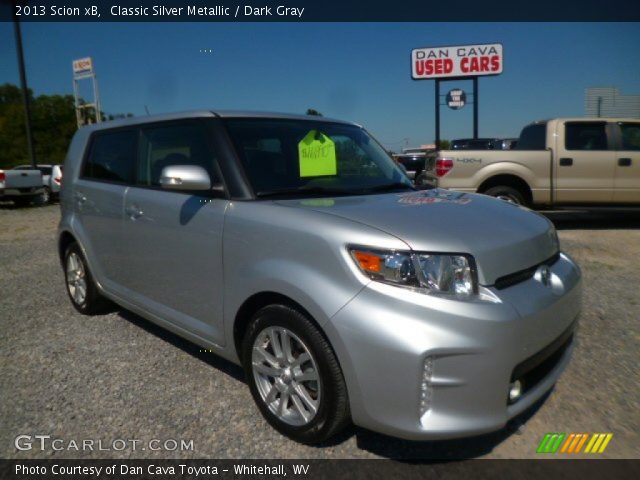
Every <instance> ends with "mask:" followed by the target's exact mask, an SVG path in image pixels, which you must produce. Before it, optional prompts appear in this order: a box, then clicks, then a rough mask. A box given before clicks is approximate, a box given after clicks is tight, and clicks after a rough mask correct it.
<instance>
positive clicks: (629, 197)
mask: <svg viewBox="0 0 640 480" xmlns="http://www.w3.org/2000/svg"><path fill="white" fill-rule="evenodd" d="M430 173H432V174H433V176H434V177H435V178H436V179H437V185H438V186H439V187H443V188H449V189H452V190H460V191H465V192H478V193H485V194H488V195H492V196H495V197H499V198H502V199H504V200H508V201H511V202H514V203H519V204H524V205H530V206H565V205H567V206H568V205H582V206H588V205H608V206H612V205H640V120H637V119H635V120H634V119H614V118H558V119H552V120H544V121H538V122H533V123H531V124H529V125H527V126H526V127H524V128H523V130H522V132H521V134H520V137H519V139H518V142H517V144H516V147H515V149H513V150H503V151H501V150H463V151H457V150H441V151H439V152H438V154H437V157H436V161H435V164H434V167H433V169H432V170H431V172H430Z"/></svg>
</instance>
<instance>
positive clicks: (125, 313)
mask: <svg viewBox="0 0 640 480" xmlns="http://www.w3.org/2000/svg"><path fill="white" fill-rule="evenodd" d="M115 311H117V312H118V314H119V315H120V317H122V318H124V319H125V320H127V321H128V322H131V323H133V324H134V325H136V326H137V327H140V328H142V329H143V330H145V331H147V332H149V333H151V334H153V335H155V336H156V337H158V338H160V339H162V340H164V341H165V342H167V343H170V344H171V345H173V346H174V347H177V348H179V349H180V350H182V351H183V352H186V353H188V354H189V355H191V356H192V357H195V358H197V359H198V360H202V361H203V362H205V363H208V364H209V365H211V366H212V367H214V368H216V369H218V370H220V371H221V372H223V373H226V374H227V375H229V376H230V377H232V378H234V379H236V380H239V381H241V382H245V378H244V371H243V370H242V368H240V367H239V366H237V365H235V364H233V363H231V362H229V361H228V360H225V359H224V358H222V357H219V356H218V355H216V354H213V353H208V352H201V351H200V350H202V347H200V346H198V345H196V344H195V343H191V342H190V341H189V340H185V339H184V338H182V337H179V336H178V335H176V334H174V333H172V332H170V331H169V330H165V329H164V328H162V327H159V326H158V325H156V324H154V323H151V322H150V321H148V320H146V319H144V318H142V317H141V316H139V315H136V314H135V313H133V312H130V311H129V310H125V309H122V308H118V309H117V310H115ZM245 383H246V382H245Z"/></svg>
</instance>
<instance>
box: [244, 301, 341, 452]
mask: <svg viewBox="0 0 640 480" xmlns="http://www.w3.org/2000/svg"><path fill="white" fill-rule="evenodd" d="M242 363H243V365H244V369H245V373H246V375H247V382H248V383H249V388H250V390H251V394H252V395H253V399H254V400H255V402H256V404H257V406H258V408H259V409H260V412H261V413H262V415H263V416H264V417H265V419H266V420H267V421H268V422H269V423H270V424H271V426H273V427H274V428H275V429H276V430H278V431H279V432H280V433H282V434H283V435H286V436H288V437H290V438H292V439H294V440H296V441H298V442H302V443H307V444H315V443H319V442H322V441H324V440H326V439H328V438H329V437H331V436H333V435H334V434H336V433H337V432H338V431H340V430H341V429H342V428H343V427H344V426H345V425H346V424H347V423H348V422H349V418H350V414H349V401H348V397H347V388H346V386H345V383H344V378H343V377H342V371H341V369H340V366H339V365H338V360H337V359H336V356H335V354H334V353H333V350H332V349H331V346H330V345H329V343H328V342H327V340H326V339H325V338H324V336H323V335H322V334H321V333H320V331H319V330H318V329H317V328H316V326H315V325H314V324H313V323H312V322H311V321H310V320H309V319H308V318H307V317H306V315H303V314H302V313H301V312H299V311H297V310H295V309H293V308H291V307H288V306H285V305H270V306H267V307H264V308H262V309H261V310H259V311H258V312H257V313H256V314H255V315H254V317H253V319H252V321H251V324H250V325H249V328H248V329H247V332H246V334H245V337H244V341H243V347H242Z"/></svg>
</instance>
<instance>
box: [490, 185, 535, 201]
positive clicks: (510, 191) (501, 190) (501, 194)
mask: <svg viewBox="0 0 640 480" xmlns="http://www.w3.org/2000/svg"><path fill="white" fill-rule="evenodd" d="M483 193H484V194H485V195H489V196H490V197H496V198H499V199H500V200H504V201H506V202H511V203H515V204H516V205H527V201H526V200H525V198H524V195H523V194H522V193H521V192H520V191H519V190H516V189H515V188H513V187H507V186H506V185H500V186H497V187H491V188H489V189H488V190H486V191H484V192H483Z"/></svg>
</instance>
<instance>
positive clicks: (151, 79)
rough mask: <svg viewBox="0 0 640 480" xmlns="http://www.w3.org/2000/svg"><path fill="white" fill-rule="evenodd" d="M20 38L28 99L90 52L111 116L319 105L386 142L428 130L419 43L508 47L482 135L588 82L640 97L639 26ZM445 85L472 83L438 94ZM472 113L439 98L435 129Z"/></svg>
mask: <svg viewBox="0 0 640 480" xmlns="http://www.w3.org/2000/svg"><path fill="white" fill-rule="evenodd" d="M13 35H14V33H13V28H12V25H11V24H9V23H0V45H2V46H3V47H2V48H0V84H2V83H6V82H9V83H14V84H18V83H19V76H18V68H17V60H16V53H15V43H14V36H13ZM22 35H23V43H24V51H25V59H26V68H27V78H28V82H29V86H30V88H32V89H33V90H34V92H35V94H36V95H40V94H71V93H72V72H71V61H72V60H73V59H76V58H81V57H85V56H91V57H93V61H94V66H95V69H96V72H97V75H98V82H99V89H100V99H101V103H102V107H103V110H104V111H105V112H107V113H129V112H130V113H133V114H134V115H145V114H146V109H148V110H149V111H150V112H151V113H152V114H155V113H164V112H175V111H184V110H192V109H213V110H215V109H233V110H266V111H276V112H287V113H304V112H305V111H306V110H307V108H314V109H316V110H318V111H320V112H321V113H322V114H324V115H325V116H328V117H334V118H340V119H344V120H351V121H354V122H357V123H359V124H362V125H364V126H365V127H366V128H367V129H368V130H369V131H370V132H371V133H372V134H373V135H374V136H375V137H376V138H377V139H378V140H380V141H381V142H382V143H383V144H384V145H385V146H386V147H388V148H389V149H392V150H395V151H399V150H400V149H401V148H402V147H404V146H407V145H408V146H418V145H420V144H424V143H431V142H432V141H433V139H434V137H435V133H434V124H435V121H434V82H433V81H432V80H424V81H414V80H412V79H411V69H410V52H411V50H412V49H413V48H417V47H427V46H439V45H464V44H480V43H496V42H499V43H502V44H503V48H504V71H503V73H502V75H499V76H494V77H481V78H480V80H479V134H480V136H481V137H484V136H486V137H514V136H517V135H518V134H519V132H520V129H521V128H522V127H523V126H524V125H525V124H527V123H529V122H531V121H533V120H537V119H542V118H551V117H559V116H581V115H583V114H584V90H585V88H587V87H593V86H615V87H618V88H619V89H620V91H621V93H622V94H636V95H637V94H640V55H639V54H638V45H640V23H615V24H611V23H589V24H585V23H260V24H257V23H254V24H251V23H102V24H99V23H98V24H94V23H91V24H90V23H25V24H22ZM209 50H211V52H209ZM86 87H88V83H86V85H85V86H84V87H83V89H82V93H83V94H84V95H85V96H88V92H89V90H88V88H86ZM454 87H458V88H462V89H464V90H466V91H467V92H468V93H470V92H471V82H470V81H456V82H446V83H443V84H442V93H443V94H444V93H446V92H447V91H448V90H449V89H451V88H454ZM472 110H473V109H472V106H471V105H467V106H465V107H464V108H463V109H461V110H457V111H454V110H450V109H448V108H447V107H442V108H441V111H442V117H441V118H442V120H441V138H443V139H451V138H461V137H469V136H472V133H473V132H472V125H473V124H472Z"/></svg>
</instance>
